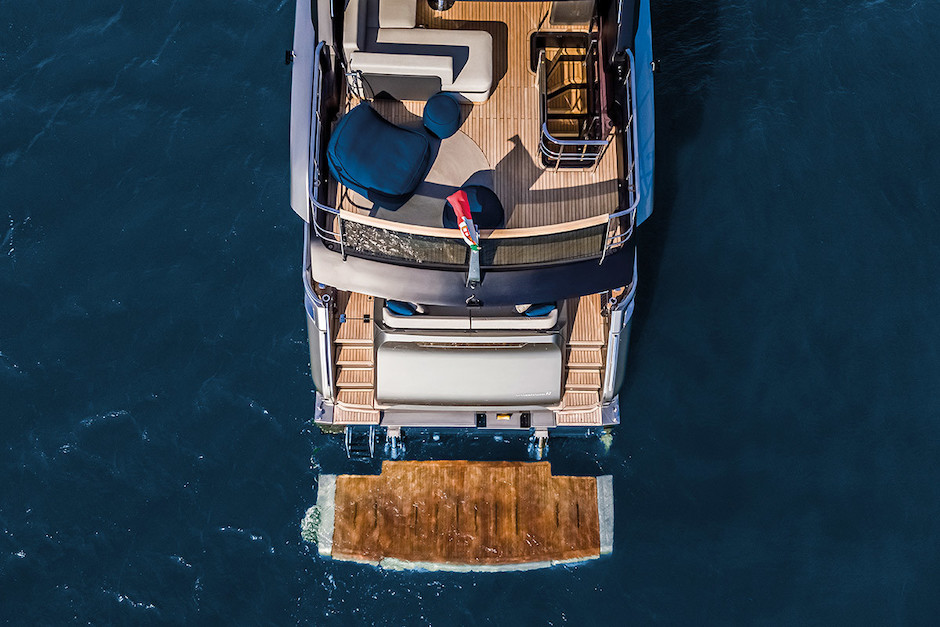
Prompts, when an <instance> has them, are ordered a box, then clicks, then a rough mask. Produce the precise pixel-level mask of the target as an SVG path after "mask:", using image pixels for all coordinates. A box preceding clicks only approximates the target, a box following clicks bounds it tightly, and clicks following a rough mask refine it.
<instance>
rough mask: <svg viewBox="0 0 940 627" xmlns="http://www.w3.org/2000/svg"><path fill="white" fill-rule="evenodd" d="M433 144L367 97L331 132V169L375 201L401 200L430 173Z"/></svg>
mask: <svg viewBox="0 0 940 627" xmlns="http://www.w3.org/2000/svg"><path fill="white" fill-rule="evenodd" d="M430 156H431V147H430V144H429V143H428V140H427V138H426V137H425V136H424V135H422V134H421V133H417V132H415V131H411V130H408V129H405V128H401V127H399V126H395V125H394V124H392V123H391V122H389V121H388V120H386V119H385V118H383V117H382V116H381V115H379V114H378V113H376V112H375V110H374V109H373V108H372V107H371V105H369V103H367V102H365V103H362V104H361V105H359V106H358V107H356V108H355V109H353V110H352V111H350V112H349V113H347V114H346V115H344V116H343V117H342V118H341V119H340V121H339V123H338V124H337V125H336V128H335V129H333V135H332V136H331V137H330V144H329V147H328V148H327V158H328V161H329V164H330V172H331V173H332V174H333V176H334V177H336V179H337V180H339V181H340V182H341V183H343V185H345V186H346V187H349V188H352V189H354V190H355V191H357V192H358V193H360V194H362V195H363V196H365V197H367V198H368V199H369V200H371V201H372V202H374V203H377V204H380V205H386V206H388V205H391V206H393V207H394V206H397V205H400V204H401V203H403V202H405V201H406V200H407V199H408V198H409V197H410V196H411V194H412V192H414V190H415V189H416V188H417V187H418V184H419V183H421V181H422V180H423V179H424V176H425V175H426V174H427V172H428V164H429V160H430Z"/></svg>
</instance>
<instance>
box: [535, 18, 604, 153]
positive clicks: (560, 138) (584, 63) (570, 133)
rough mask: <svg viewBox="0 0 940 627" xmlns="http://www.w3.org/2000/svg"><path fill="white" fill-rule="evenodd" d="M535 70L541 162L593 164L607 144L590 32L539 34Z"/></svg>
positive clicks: (595, 46)
mask: <svg viewBox="0 0 940 627" xmlns="http://www.w3.org/2000/svg"><path fill="white" fill-rule="evenodd" d="M536 39H537V40H538V44H537V45H541V46H543V47H542V48H541V50H540V51H539V57H538V64H537V66H536V73H537V77H538V79H537V80H538V88H539V96H540V99H541V122H542V136H541V139H540V141H539V152H540V153H541V160H542V165H543V166H545V167H546V168H552V169H558V168H578V169H587V168H593V167H594V166H596V165H597V162H598V161H600V158H601V157H602V156H603V154H604V151H605V149H606V148H607V144H608V138H607V132H608V129H607V128H605V126H606V125H609V121H607V119H606V117H605V116H604V115H603V112H602V109H603V107H602V103H601V97H600V89H599V88H600V85H599V80H601V79H599V66H598V59H597V40H596V38H595V35H594V34H592V33H591V34H589V33H556V34H549V33H540V34H539V35H536Z"/></svg>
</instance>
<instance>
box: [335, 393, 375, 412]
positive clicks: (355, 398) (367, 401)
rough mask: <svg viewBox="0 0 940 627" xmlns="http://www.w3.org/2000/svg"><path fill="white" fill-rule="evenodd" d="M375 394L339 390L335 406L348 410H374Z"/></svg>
mask: <svg viewBox="0 0 940 627" xmlns="http://www.w3.org/2000/svg"><path fill="white" fill-rule="evenodd" d="M374 398H375V392H374V391H373V390H371V389H368V390H349V389H345V390H344V389H341V390H340V391H339V392H338V393H337V394H336V404H337V405H343V406H345V407H346V408H348V409H374V408H375V406H374V405H375V404H374Z"/></svg>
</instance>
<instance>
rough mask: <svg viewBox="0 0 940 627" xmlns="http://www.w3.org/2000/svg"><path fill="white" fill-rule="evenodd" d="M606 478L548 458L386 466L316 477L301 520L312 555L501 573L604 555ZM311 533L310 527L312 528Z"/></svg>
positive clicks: (608, 539) (609, 511)
mask: <svg viewBox="0 0 940 627" xmlns="http://www.w3.org/2000/svg"><path fill="white" fill-rule="evenodd" d="M613 525H614V513H613V481H612V478H611V476H610V475H605V476H602V477H569V476H554V475H552V472H551V466H550V465H549V463H548V462H470V461H427V462H415V461H397V462H396V461H386V462H384V463H383V464H382V473H381V474H379V475H338V476H337V475H320V480H319V487H318V492H317V504H316V506H315V507H314V508H311V510H310V511H309V512H308V514H307V517H306V518H305V521H304V527H305V537H306V538H307V539H308V540H310V541H315V542H316V543H317V548H318V551H319V553H320V555H323V556H326V557H331V558H333V559H336V560H344V561H353V562H360V563H364V564H372V565H376V566H379V567H382V568H387V569H396V570H402V569H418V570H453V571H504V570H506V571H508V570H529V569H535V568H545V567H549V566H554V565H557V564H569V563H574V562H581V561H585V560H589V559H594V558H597V557H600V556H601V555H604V554H607V553H610V552H611V551H612V550H613ZM314 527H315V531H314Z"/></svg>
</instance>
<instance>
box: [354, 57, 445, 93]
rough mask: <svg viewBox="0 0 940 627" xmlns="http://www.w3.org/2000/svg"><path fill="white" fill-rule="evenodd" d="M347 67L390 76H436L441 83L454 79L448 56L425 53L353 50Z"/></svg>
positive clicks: (365, 72) (366, 72)
mask: <svg viewBox="0 0 940 627" xmlns="http://www.w3.org/2000/svg"><path fill="white" fill-rule="evenodd" d="M349 68H350V69H352V70H358V71H360V72H362V73H363V74H387V75H390V76H437V77H440V79H441V84H442V85H444V84H447V85H450V84H451V83H453V80H454V63H453V60H452V59H451V58H450V57H441V56H431V55H427V54H389V53H386V52H363V51H361V50H360V51H358V52H354V53H353V55H352V57H350V61H349Z"/></svg>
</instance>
